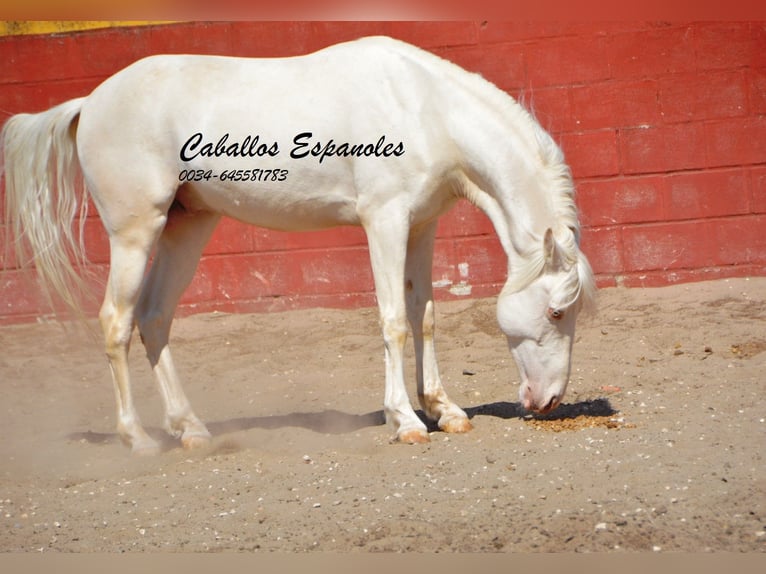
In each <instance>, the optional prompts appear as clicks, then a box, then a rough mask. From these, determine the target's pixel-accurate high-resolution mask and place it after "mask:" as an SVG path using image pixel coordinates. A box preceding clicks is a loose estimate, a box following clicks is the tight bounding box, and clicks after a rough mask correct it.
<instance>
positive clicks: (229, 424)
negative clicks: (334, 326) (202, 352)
mask: <svg viewBox="0 0 766 574" xmlns="http://www.w3.org/2000/svg"><path fill="white" fill-rule="evenodd" d="M464 410H465V412H466V414H467V415H468V418H469V419H473V418H475V417H479V416H488V417H495V418H500V419H524V420H526V419H532V420H548V421H551V420H564V419H573V418H577V417H579V416H582V415H586V416H590V417H611V416H614V415H615V414H617V412H618V411H616V410H615V409H614V408H613V407H612V405H611V403H610V402H609V400H608V399H605V398H598V399H594V400H589V401H580V402H577V403H572V404H566V403H565V404H562V405H559V407H558V408H557V409H556V410H554V411H553V412H551V413H548V414H545V415H538V414H533V413H530V412H529V411H527V410H526V409H525V408H524V407H523V406H521V403H517V402H516V403H512V402H508V401H499V402H493V403H486V404H483V405H476V406H473V407H467V408H465V409H464ZM416 413H417V415H418V416H419V417H420V418H421V420H423V422H424V423H425V424H426V426H427V428H428V431H429V432H437V431H438V430H439V428H438V426H437V425H436V423H435V422H434V421H430V420H428V419H426V417H425V414H424V413H423V411H422V410H418V411H416ZM385 424H386V417H385V415H384V413H383V411H382V410H377V411H372V412H369V413H365V414H353V413H346V412H343V411H339V410H336V409H328V410H324V411H319V412H296V413H290V414H284V415H269V416H253V417H238V418H233V419H229V420H223V421H211V422H209V423H207V428H208V430H209V431H210V432H211V434H212V435H213V436H218V437H220V436H225V435H227V434H231V433H234V432H239V431H247V430H252V429H264V430H274V429H283V428H291V427H295V428H303V429H306V430H310V431H313V432H316V433H320V434H347V433H351V432H355V431H358V430H362V429H365V428H372V427H378V426H383V425H385ZM146 431H147V433H148V434H149V435H150V436H151V437H152V438H154V439H155V440H157V442H158V443H159V444H160V447H161V449H162V450H171V449H174V448H177V446H178V443H177V441H176V440H174V439H173V438H171V437H169V436H168V435H167V434H166V433H165V432H164V431H163V430H162V429H160V428H156V427H148V428H147V429H146ZM67 438H68V439H69V440H73V441H81V442H88V443H91V444H107V443H112V442H116V441H118V440H119V437H118V436H117V434H116V433H98V432H93V431H86V432H77V433H71V434H70V435H68V436H67Z"/></svg>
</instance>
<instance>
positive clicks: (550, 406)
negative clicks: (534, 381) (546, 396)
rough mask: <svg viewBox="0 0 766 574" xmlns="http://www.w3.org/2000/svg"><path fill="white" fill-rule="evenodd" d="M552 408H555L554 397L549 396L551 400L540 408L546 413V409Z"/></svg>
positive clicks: (550, 409)
mask: <svg viewBox="0 0 766 574" xmlns="http://www.w3.org/2000/svg"><path fill="white" fill-rule="evenodd" d="M554 408H556V397H551V400H549V401H548V403H547V404H546V405H545V406H544V407H543V408H542V411H543V412H544V413H547V412H548V411H552V410H553V409H554Z"/></svg>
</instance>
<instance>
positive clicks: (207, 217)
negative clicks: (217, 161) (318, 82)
mask: <svg viewBox="0 0 766 574" xmlns="http://www.w3.org/2000/svg"><path fill="white" fill-rule="evenodd" d="M219 219H220V217H219V216H218V215H216V214H212V213H208V212H197V213H188V212H186V211H184V210H183V209H171V211H170V213H169V215H168V222H167V225H166V226H165V229H164V230H163V232H162V235H161V236H160V239H159V242H158V244H157V250H156V253H155V258H154V263H153V265H152V268H151V270H150V271H149V275H148V276H147V278H146V281H145V284H144V288H143V290H142V293H141V298H140V300H139V303H138V308H137V315H136V322H137V324H138V329H139V332H140V333H141V340H142V341H143V343H144V347H145V348H146V354H147V357H148V359H149V363H150V364H151V367H152V370H153V371H154V375H155V378H156V380H157V384H158V387H159V391H160V395H161V397H162V401H163V405H164V408H165V428H166V430H167V431H168V433H169V434H171V435H172V436H175V437H180V439H181V442H182V444H183V446H184V448H186V449H194V448H201V447H204V446H207V445H208V444H209V443H210V439H211V436H210V433H209V432H208V430H207V428H206V427H205V425H204V424H203V423H202V421H200V419H199V418H198V417H197V415H196V414H195V413H194V411H193V410H192V407H191V404H190V403H189V400H188V399H187V397H186V395H185V393H184V391H183V388H182V386H181V382H180V380H179V377H178V374H177V372H176V368H175V365H174V363H173V357H172V355H171V353H170V346H169V336H170V326H171V323H172V321H173V315H174V312H175V309H176V307H177V305H178V301H179V299H180V298H181V295H182V294H183V292H184V290H185V289H186V287H187V286H188V285H189V283H190V282H191V280H192V278H193V277H194V273H195V271H196V268H197V263H198V262H199V258H200V256H201V255H202V250H203V249H204V247H205V245H206V244H207V241H208V239H209V238H210V235H211V234H212V233H213V230H214V229H215V227H216V224H217V223H218V221H219Z"/></svg>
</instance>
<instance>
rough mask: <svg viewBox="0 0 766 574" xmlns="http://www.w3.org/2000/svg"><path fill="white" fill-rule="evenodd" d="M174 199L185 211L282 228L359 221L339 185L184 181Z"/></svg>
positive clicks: (311, 227)
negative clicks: (305, 186) (303, 186)
mask: <svg viewBox="0 0 766 574" xmlns="http://www.w3.org/2000/svg"><path fill="white" fill-rule="evenodd" d="M296 188H297V189H296ZM176 201H177V202H178V203H180V204H181V205H182V206H183V207H184V208H185V209H187V210H189V211H202V210H204V211H212V212H215V213H220V214H222V215H225V216H227V217H231V218H233V219H236V220H238V221H242V222H244V223H249V224H251V225H257V226H259V227H267V228H270V229H279V230H283V231H307V230H314V229H324V228H327V227H333V226H337V225H358V224H359V217H358V214H357V212H356V202H355V201H354V198H353V195H352V194H351V193H349V192H348V191H346V190H344V189H343V188H342V187H341V186H335V187H334V188H323V189H315V190H313V191H310V190H304V189H301V187H300V186H296V187H290V186H286V185H277V183H274V184H271V185H269V184H263V185H253V184H249V185H248V184H242V183H237V184H230V185H222V184H218V185H211V184H207V183H205V184H202V183H186V184H184V185H182V186H181V187H180V188H179V189H178V192H177V194H176Z"/></svg>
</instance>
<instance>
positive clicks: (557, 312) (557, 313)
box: [548, 307, 564, 321]
mask: <svg viewBox="0 0 766 574" xmlns="http://www.w3.org/2000/svg"><path fill="white" fill-rule="evenodd" d="M563 316H564V312H563V311H562V310H561V309H553V308H552V307H548V317H549V318H550V319H553V320H554V321H558V320H559V319H561V318H562V317H563Z"/></svg>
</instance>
